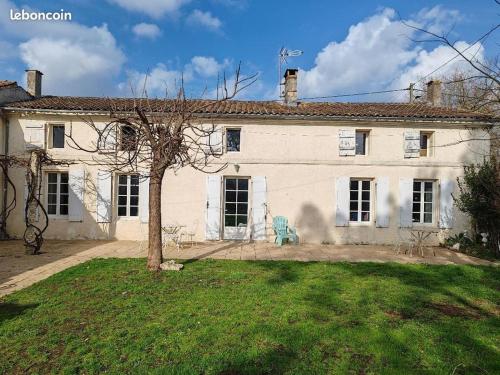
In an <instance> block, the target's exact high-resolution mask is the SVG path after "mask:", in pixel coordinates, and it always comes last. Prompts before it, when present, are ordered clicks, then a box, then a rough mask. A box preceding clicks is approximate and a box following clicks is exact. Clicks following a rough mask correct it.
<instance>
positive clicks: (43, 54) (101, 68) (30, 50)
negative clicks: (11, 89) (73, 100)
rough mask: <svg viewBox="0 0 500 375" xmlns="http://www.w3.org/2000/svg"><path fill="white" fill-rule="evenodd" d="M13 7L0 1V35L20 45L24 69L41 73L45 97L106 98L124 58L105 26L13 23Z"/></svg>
mask: <svg viewBox="0 0 500 375" xmlns="http://www.w3.org/2000/svg"><path fill="white" fill-rule="evenodd" d="M10 9H16V6H15V4H13V3H12V2H10V1H7V0H0V31H1V32H2V34H3V35H8V36H9V37H10V38H11V39H13V40H15V41H17V43H19V48H18V49H17V50H18V53H19V58H20V59H21V60H22V61H23V62H24V63H25V64H26V67H28V68H33V69H38V70H41V71H42V72H43V73H44V77H43V86H42V90H43V93H44V94H55V95H104V94H105V95H108V94H112V93H113V89H112V88H113V86H114V85H113V80H114V79H115V78H116V76H117V75H118V74H119V73H120V71H121V68H122V66H123V64H124V62H125V55H124V54H123V52H122V50H121V49H120V48H119V47H118V46H117V44H116V40H115V38H114V36H113V35H112V34H111V32H110V31H109V30H108V27H107V26H106V25H102V26H99V27H97V26H94V27H87V26H84V25H81V24H78V23H76V22H14V21H11V20H9V19H8V14H9V10H10Z"/></svg>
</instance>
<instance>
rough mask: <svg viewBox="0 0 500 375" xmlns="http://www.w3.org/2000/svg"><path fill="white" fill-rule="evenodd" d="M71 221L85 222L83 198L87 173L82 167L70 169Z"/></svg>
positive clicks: (69, 211) (69, 213)
mask: <svg viewBox="0 0 500 375" xmlns="http://www.w3.org/2000/svg"><path fill="white" fill-rule="evenodd" d="M68 184H69V207H68V220H69V221H83V196H84V192H85V171H84V169H83V168H82V167H79V166H76V167H74V168H73V167H72V166H70V168H69V176H68Z"/></svg>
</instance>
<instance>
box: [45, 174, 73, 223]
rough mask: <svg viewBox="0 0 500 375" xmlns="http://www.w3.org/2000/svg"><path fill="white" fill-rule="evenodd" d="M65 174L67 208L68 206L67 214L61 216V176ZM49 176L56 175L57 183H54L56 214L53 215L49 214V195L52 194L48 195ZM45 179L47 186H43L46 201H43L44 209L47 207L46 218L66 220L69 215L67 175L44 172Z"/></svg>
mask: <svg viewBox="0 0 500 375" xmlns="http://www.w3.org/2000/svg"><path fill="white" fill-rule="evenodd" d="M63 173H64V174H67V175H68V182H67V184H68V193H67V195H68V203H67V206H68V213H67V214H63V215H61V175H62V174H63ZM49 174H55V175H57V182H56V213H55V214H50V213H49V195H51V194H52V193H49V184H50V182H49ZM46 177H47V184H46V185H45V186H46V194H45V195H46V199H45V204H46V207H47V216H48V217H50V218H64V219H66V218H68V215H69V173H68V172H67V171H47V172H46Z"/></svg>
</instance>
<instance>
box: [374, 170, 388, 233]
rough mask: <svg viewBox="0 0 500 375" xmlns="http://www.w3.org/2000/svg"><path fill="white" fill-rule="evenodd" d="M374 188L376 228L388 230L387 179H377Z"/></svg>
mask: <svg viewBox="0 0 500 375" xmlns="http://www.w3.org/2000/svg"><path fill="white" fill-rule="evenodd" d="M376 186H377V192H376V194H377V204H376V206H377V214H376V223H375V224H376V226H377V227H378V228H388V227H389V218H390V204H389V203H390V202H389V177H379V178H378V179H377V185H376Z"/></svg>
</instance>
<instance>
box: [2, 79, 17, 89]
mask: <svg viewBox="0 0 500 375" xmlns="http://www.w3.org/2000/svg"><path fill="white" fill-rule="evenodd" d="M14 85H17V82H15V81H5V80H0V88H2V87H7V86H14Z"/></svg>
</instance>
